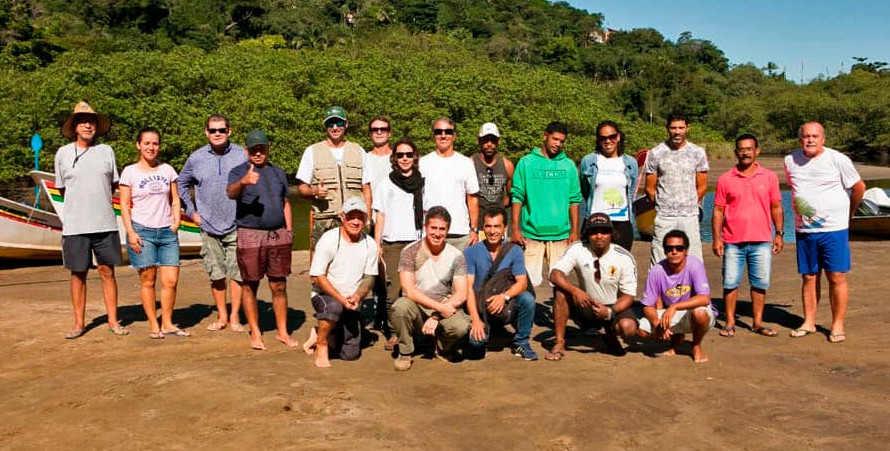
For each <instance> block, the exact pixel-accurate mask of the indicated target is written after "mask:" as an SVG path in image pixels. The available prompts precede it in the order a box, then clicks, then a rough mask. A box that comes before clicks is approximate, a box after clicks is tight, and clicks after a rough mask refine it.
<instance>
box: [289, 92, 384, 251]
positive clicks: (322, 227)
mask: <svg viewBox="0 0 890 451" xmlns="http://www.w3.org/2000/svg"><path fill="white" fill-rule="evenodd" d="M322 124H323V125H324V129H325V139H324V141H319V142H317V143H315V144H313V145H311V146H309V147H307V148H306V150H305V151H304V152H303V156H302V157H301V158H300V166H299V167H297V191H298V192H299V193H300V196H301V197H303V198H305V199H309V200H310V201H311V202H312V214H311V217H310V226H309V229H310V230H309V247H310V249H315V243H316V242H317V241H318V239H319V238H321V235H322V234H324V232H327V231H328V230H331V229H334V228H337V227H338V226H339V225H340V222H339V220H338V215H339V213H340V208H341V207H342V206H343V202H345V201H346V199H349V198H350V197H362V198H363V199H364V200H365V206H366V210H369V211H370V208H371V186H370V183H371V180H372V179H373V178H374V174H373V173H372V170H370V169H369V165H368V162H367V154H366V153H365V151H364V149H362V148H361V147H360V146H359V145H358V144H356V143H354V142H352V141H349V140H347V139H346V130H347V129H348V128H349V120H347V118H346V110H344V109H343V107H340V106H332V107H330V108H328V109H327V110H325V114H324V120H323V121H322Z"/></svg>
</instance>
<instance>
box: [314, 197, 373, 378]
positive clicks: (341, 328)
mask: <svg viewBox="0 0 890 451" xmlns="http://www.w3.org/2000/svg"><path fill="white" fill-rule="evenodd" d="M367 221H368V207H367V205H365V201H364V200H363V199H362V198H361V197H350V198H349V199H346V202H344V203H343V207H342V208H341V209H340V223H341V225H340V227H338V228H336V229H332V230H328V231H327V232H325V234H324V235H322V236H321V239H319V240H318V243H317V246H316V247H315V253H314V254H313V255H312V264H311V266H310V267H309V276H310V277H312V293H311V301H312V308H314V309H315V318H316V319H318V327H317V328H316V329H313V331H312V334H311V335H310V336H309V340H307V341H306V344H304V345H303V348H304V349H305V350H306V352H307V353H312V352H313V350H312V348H313V347H314V348H315V366H317V367H319V368H326V367H329V366H331V362H330V359H329V357H328V356H329V354H330V353H331V351H333V350H334V349H335V348H339V356H340V359H342V360H356V359H358V358H359V357H360V356H361V346H360V345H361V341H362V321H361V319H362V318H361V304H362V301H363V300H364V299H365V297H366V296H367V295H368V294H369V293H370V291H371V286H372V285H373V283H374V277H375V276H376V275H377V272H378V269H377V242H376V241H374V238H373V237H371V236H368V235H367V234H366V233H364V229H365V224H366V223H367ZM335 340H337V341H341V343H339V346H337V343H335Z"/></svg>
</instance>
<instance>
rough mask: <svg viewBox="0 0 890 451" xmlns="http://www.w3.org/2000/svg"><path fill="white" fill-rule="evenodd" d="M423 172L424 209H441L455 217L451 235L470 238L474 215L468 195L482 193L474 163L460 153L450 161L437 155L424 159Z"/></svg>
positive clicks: (428, 155) (451, 157)
mask: <svg viewBox="0 0 890 451" xmlns="http://www.w3.org/2000/svg"><path fill="white" fill-rule="evenodd" d="M420 172H421V174H423V177H424V179H425V180H424V183H425V185H424V189H423V209H424V210H429V209H430V208H431V207H434V206H436V205H441V206H443V207H445V209H446V210H448V213H450V214H451V228H450V229H448V233H450V234H455V235H466V234H468V233H470V212H469V210H468V209H467V194H476V193H478V192H479V180H478V179H476V170H475V169H474V168H473V162H472V161H471V160H470V159H469V158H468V157H465V156H463V155H461V154H459V153H457V152H455V153H454V154H453V155H451V156H450V157H448V158H443V157H441V156H439V154H437V153H436V152H433V153H430V154H427V155H424V156H423V157H421V159H420Z"/></svg>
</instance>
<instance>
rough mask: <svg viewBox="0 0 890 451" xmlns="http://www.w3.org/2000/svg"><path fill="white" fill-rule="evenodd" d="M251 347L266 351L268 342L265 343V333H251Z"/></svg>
mask: <svg viewBox="0 0 890 451" xmlns="http://www.w3.org/2000/svg"><path fill="white" fill-rule="evenodd" d="M250 347H251V348H253V349H256V350H257V351H265V350H266V344H265V343H263V335H262V334H253V333H251V334H250Z"/></svg>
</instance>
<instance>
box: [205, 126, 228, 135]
mask: <svg viewBox="0 0 890 451" xmlns="http://www.w3.org/2000/svg"><path fill="white" fill-rule="evenodd" d="M228 132H229V129H228V128H227V127H223V128H208V129H207V133H210V134H211V135H215V134H217V133H223V134H225V133H228Z"/></svg>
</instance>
